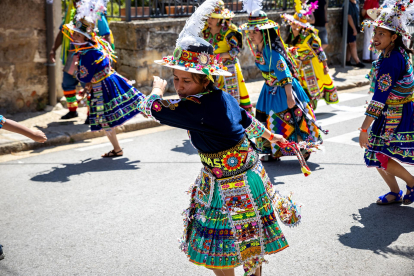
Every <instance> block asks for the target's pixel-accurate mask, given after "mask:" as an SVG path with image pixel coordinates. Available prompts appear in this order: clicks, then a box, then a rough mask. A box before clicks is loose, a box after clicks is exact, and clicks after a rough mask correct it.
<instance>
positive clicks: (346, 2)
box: [342, 0, 349, 68]
mask: <svg viewBox="0 0 414 276" xmlns="http://www.w3.org/2000/svg"><path fill="white" fill-rule="evenodd" d="M348 10H349V0H344V13H343V18H342V67H343V68H345V63H346V41H347V37H348Z"/></svg>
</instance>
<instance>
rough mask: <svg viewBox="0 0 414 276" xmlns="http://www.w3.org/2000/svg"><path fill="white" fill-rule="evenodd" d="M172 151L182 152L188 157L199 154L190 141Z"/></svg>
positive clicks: (185, 141)
mask: <svg viewBox="0 0 414 276" xmlns="http://www.w3.org/2000/svg"><path fill="white" fill-rule="evenodd" d="M172 151H176V152H182V153H185V154H187V155H193V154H198V153H197V150H196V149H195V148H194V147H193V145H191V142H190V140H189V139H187V140H184V141H183V145H182V146H181V147H179V146H176V147H175V148H173V149H172Z"/></svg>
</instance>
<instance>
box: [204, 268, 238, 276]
mask: <svg viewBox="0 0 414 276" xmlns="http://www.w3.org/2000/svg"><path fill="white" fill-rule="evenodd" d="M209 269H210V270H212V271H213V272H214V274H215V275H216V276H235V275H236V274H235V273H234V268H230V269H211V268H209Z"/></svg>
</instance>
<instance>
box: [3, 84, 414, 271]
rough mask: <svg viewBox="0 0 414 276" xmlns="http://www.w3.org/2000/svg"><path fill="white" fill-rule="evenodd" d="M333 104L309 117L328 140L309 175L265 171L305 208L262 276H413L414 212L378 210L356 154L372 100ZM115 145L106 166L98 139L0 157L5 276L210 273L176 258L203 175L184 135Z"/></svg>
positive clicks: (170, 133)
mask: <svg viewBox="0 0 414 276" xmlns="http://www.w3.org/2000/svg"><path fill="white" fill-rule="evenodd" d="M339 99H340V101H341V103H340V104H339V105H333V106H326V105H323V104H320V105H319V107H318V109H317V111H316V115H317V117H318V118H319V119H320V121H321V122H322V124H323V125H325V126H326V128H327V129H329V130H330V134H329V135H327V136H325V143H324V145H325V151H324V152H318V153H316V154H313V155H312V156H311V158H310V160H309V162H308V165H309V167H310V168H311V169H312V172H313V173H312V175H311V176H309V177H307V178H305V177H304V176H303V175H302V174H301V172H300V167H299V164H298V162H297V159H295V158H293V157H288V158H285V159H282V161H281V162H277V163H267V164H265V167H266V169H267V172H268V174H269V176H270V178H271V180H273V182H274V185H275V187H276V189H278V190H280V191H282V192H286V193H287V192H290V191H293V192H294V196H295V199H296V200H297V201H298V202H301V203H302V204H303V210H302V211H303V213H302V215H303V222H302V223H301V224H300V225H299V226H298V227H296V228H288V227H285V226H282V229H283V230H284V233H285V235H286V237H287V240H288V242H289V244H290V247H289V248H288V249H286V250H284V251H282V252H280V253H277V254H275V255H272V256H268V257H267V258H266V259H267V260H268V261H269V264H266V265H265V266H264V271H263V276H268V275H399V276H412V275H414V206H402V205H401V206H398V205H394V206H378V205H376V204H375V200H376V198H377V197H378V196H379V195H381V194H384V193H386V192H387V187H386V184H385V183H383V181H382V180H381V178H380V176H379V174H378V173H377V172H376V170H375V169H368V168H366V167H365V165H364V162H363V151H362V150H361V149H360V148H359V146H358V144H357V142H358V140H357V137H358V131H357V128H358V127H359V126H360V125H361V123H362V121H363V118H364V117H363V113H364V106H366V104H365V102H366V100H369V99H370V96H369V95H367V94H366V89H364V90H361V91H357V92H354V93H345V94H340V98H339ZM119 137H120V139H121V143H122V146H123V148H124V152H125V155H124V156H123V157H119V158H116V159H113V160H109V159H101V158H100V157H99V156H100V154H102V153H103V152H105V151H108V150H110V149H111V148H110V146H109V145H108V144H106V143H107V140H105V139H103V138H99V139H95V140H90V141H85V142H82V143H77V144H73V145H69V146H65V147H60V148H52V149H41V150H38V151H35V152H32V153H22V154H19V155H16V156H2V157H0V243H1V244H3V246H4V251H5V253H6V258H5V259H4V260H2V261H0V275H145V276H146V275H194V276H198V275H213V274H212V273H211V272H210V271H208V270H207V269H205V268H202V267H198V266H195V265H193V264H191V263H190V262H188V261H187V258H186V256H185V255H184V254H183V253H181V252H180V250H179V249H178V238H179V237H180V236H181V233H182V218H181V216H180V214H181V212H182V211H183V209H185V208H186V207H187V205H188V202H189V197H188V195H187V194H186V193H185V191H186V190H187V188H188V187H189V185H190V184H191V183H192V181H193V180H194V179H195V177H196V175H197V173H198V171H199V169H200V167H201V165H200V161H199V158H198V156H197V154H196V151H195V150H194V149H193V148H192V146H191V144H190V143H189V140H188V138H187V135H186V132H185V131H184V130H179V129H173V128H169V127H160V128H156V129H152V130H144V131H137V132H135V133H127V134H122V135H120V136H119ZM7 160H8V161H7ZM408 168H409V170H410V171H411V172H412V173H414V167H408ZM400 184H401V185H400V187H401V188H403V187H405V185H404V183H402V182H401V183H400ZM404 191H405V190H404ZM236 272H237V275H242V269H241V268H237V270H236Z"/></svg>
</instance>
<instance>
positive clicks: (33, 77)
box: [0, 0, 61, 114]
mask: <svg viewBox="0 0 414 276" xmlns="http://www.w3.org/2000/svg"><path fill="white" fill-rule="evenodd" d="M45 2H46V1H45V0H1V1H0V22H1V25H0V114H2V113H6V112H9V113H13V112H21V111H32V110H40V109H43V108H44V107H45V105H46V104H47V103H48V78H47V66H46V65H45V63H46V62H47V59H46V57H47V53H46V51H47V49H46V10H45V5H46V4H45ZM55 2H57V3H56V5H55V6H56V8H55V12H54V13H55V15H57V16H55V17H57V20H55V22H56V23H55V25H56V24H59V23H58V22H59V21H60V20H61V18H60V17H61V11H60V1H55ZM55 27H56V28H57V27H59V26H55ZM55 33H56V32H55Z"/></svg>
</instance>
